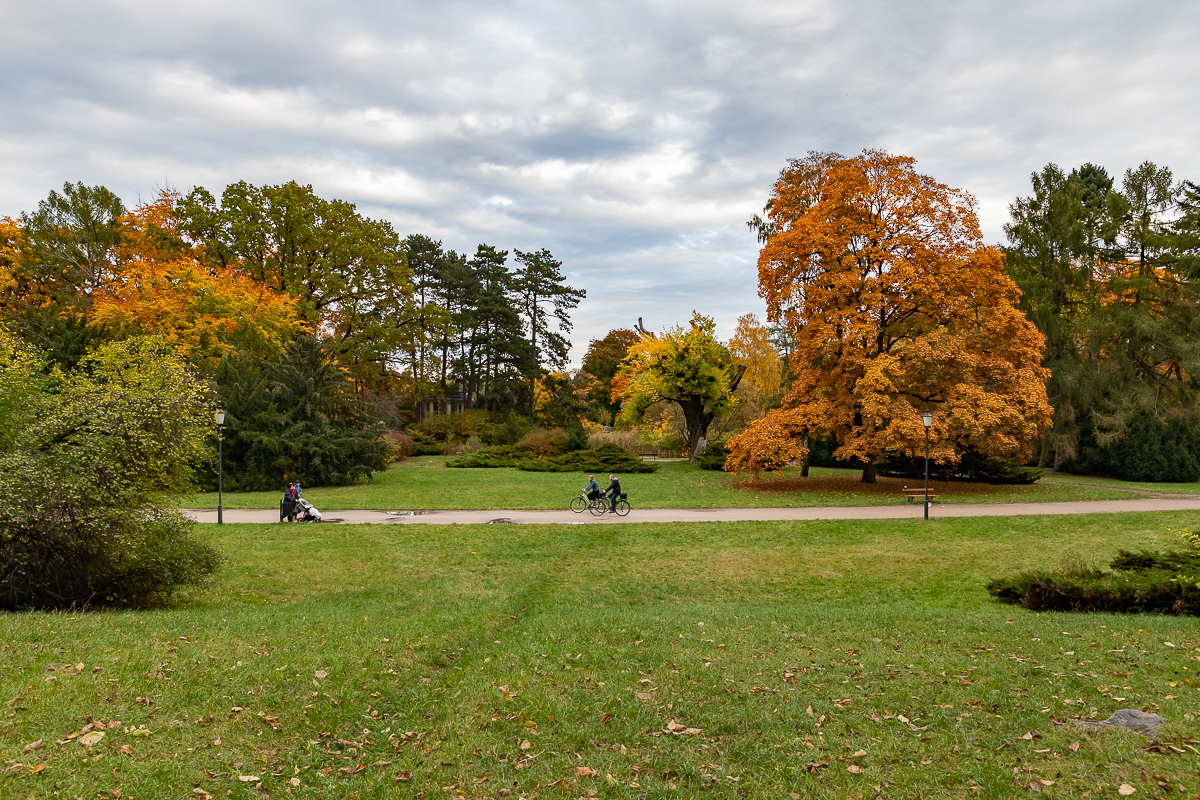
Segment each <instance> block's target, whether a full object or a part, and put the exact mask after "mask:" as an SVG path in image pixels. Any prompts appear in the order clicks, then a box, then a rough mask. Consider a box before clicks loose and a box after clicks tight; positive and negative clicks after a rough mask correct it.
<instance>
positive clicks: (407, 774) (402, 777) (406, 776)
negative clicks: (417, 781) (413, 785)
mask: <svg viewBox="0 0 1200 800" xmlns="http://www.w3.org/2000/svg"><path fill="white" fill-rule="evenodd" d="M393 777H394V779H395V780H398V781H411V780H412V770H411V769H406V770H404V772H397V773H396V774H395V775H394V776H393Z"/></svg>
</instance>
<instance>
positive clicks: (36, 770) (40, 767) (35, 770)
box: [29, 764, 46, 775]
mask: <svg viewBox="0 0 1200 800" xmlns="http://www.w3.org/2000/svg"><path fill="white" fill-rule="evenodd" d="M45 768H46V765H45V764H38V765H37V766H36V767H34V768H33V769H31V770H29V774H30V775H36V774H38V773H39V772H41V771H42V770H44V769H45Z"/></svg>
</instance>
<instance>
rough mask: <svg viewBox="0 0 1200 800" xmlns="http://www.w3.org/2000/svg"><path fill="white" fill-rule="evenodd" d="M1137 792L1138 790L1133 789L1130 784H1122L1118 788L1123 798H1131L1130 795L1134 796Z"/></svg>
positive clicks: (1118, 792)
mask: <svg viewBox="0 0 1200 800" xmlns="http://www.w3.org/2000/svg"><path fill="white" fill-rule="evenodd" d="M1136 791H1137V789H1135V788H1133V787H1132V786H1130V785H1129V784H1128V783H1122V784H1121V785H1120V786H1118V787H1117V794H1119V795H1121V796H1122V797H1129V795H1131V794H1133V793H1134V792H1136Z"/></svg>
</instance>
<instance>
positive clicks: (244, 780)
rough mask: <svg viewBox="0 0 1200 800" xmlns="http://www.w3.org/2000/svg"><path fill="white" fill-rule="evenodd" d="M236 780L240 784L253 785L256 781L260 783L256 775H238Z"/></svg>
mask: <svg viewBox="0 0 1200 800" xmlns="http://www.w3.org/2000/svg"><path fill="white" fill-rule="evenodd" d="M238 780H239V781H241V782H242V783H254V782H256V781H261V780H262V778H260V777H258V776H257V775H238Z"/></svg>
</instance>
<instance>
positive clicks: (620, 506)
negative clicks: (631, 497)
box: [617, 500, 629, 517]
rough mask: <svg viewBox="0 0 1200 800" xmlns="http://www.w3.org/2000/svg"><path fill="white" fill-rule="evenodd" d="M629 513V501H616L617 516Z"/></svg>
mask: <svg viewBox="0 0 1200 800" xmlns="http://www.w3.org/2000/svg"><path fill="white" fill-rule="evenodd" d="M628 513H629V501H628V500H621V501H619V502H618V503H617V516H618V517H623V516H625V515H626V514H628Z"/></svg>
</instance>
